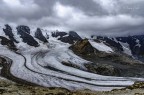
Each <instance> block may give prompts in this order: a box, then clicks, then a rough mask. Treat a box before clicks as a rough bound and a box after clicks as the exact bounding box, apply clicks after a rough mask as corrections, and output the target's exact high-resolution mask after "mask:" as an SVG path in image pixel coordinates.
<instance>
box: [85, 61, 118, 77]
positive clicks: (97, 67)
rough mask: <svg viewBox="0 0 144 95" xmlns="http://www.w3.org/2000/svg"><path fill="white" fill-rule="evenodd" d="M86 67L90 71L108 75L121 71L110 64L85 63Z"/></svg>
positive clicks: (114, 74)
mask: <svg viewBox="0 0 144 95" xmlns="http://www.w3.org/2000/svg"><path fill="white" fill-rule="evenodd" d="M85 67H86V68H87V69H88V71H89V72H92V73H96V74H100V75H106V76H118V75H120V71H119V70H118V69H115V68H114V66H112V65H108V64H85Z"/></svg>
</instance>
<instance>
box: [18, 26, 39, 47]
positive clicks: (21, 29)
mask: <svg viewBox="0 0 144 95" xmlns="http://www.w3.org/2000/svg"><path fill="white" fill-rule="evenodd" d="M17 31H18V34H19V35H20V37H21V38H22V39H23V42H25V43H27V44H28V45H30V46H34V47H38V46H39V44H38V42H37V41H36V40H35V39H34V38H33V37H32V36H31V35H30V28H29V27H27V26H22V25H21V26H18V27H17Z"/></svg>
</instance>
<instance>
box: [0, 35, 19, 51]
mask: <svg viewBox="0 0 144 95" xmlns="http://www.w3.org/2000/svg"><path fill="white" fill-rule="evenodd" d="M0 43H1V45H6V46H7V47H8V48H9V49H11V50H14V51H16V50H17V48H16V46H15V44H14V43H13V41H11V40H9V39H7V38H5V37H3V36H0Z"/></svg>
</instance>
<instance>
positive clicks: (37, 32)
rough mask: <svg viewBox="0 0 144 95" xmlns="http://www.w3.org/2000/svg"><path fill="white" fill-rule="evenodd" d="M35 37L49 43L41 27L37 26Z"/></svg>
mask: <svg viewBox="0 0 144 95" xmlns="http://www.w3.org/2000/svg"><path fill="white" fill-rule="evenodd" d="M35 37H36V38H37V39H39V40H40V41H42V42H44V43H48V41H47V39H46V38H45V37H44V35H43V34H42V31H41V29H40V28H37V30H36V32H35Z"/></svg>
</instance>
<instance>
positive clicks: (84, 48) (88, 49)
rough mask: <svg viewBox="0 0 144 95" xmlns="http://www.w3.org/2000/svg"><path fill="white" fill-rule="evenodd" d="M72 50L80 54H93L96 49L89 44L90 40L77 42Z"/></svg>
mask: <svg viewBox="0 0 144 95" xmlns="http://www.w3.org/2000/svg"><path fill="white" fill-rule="evenodd" d="M70 49H72V50H73V51H74V52H77V53H80V54H87V55H89V54H93V53H94V48H93V47H92V45H91V44H90V43H89V41H88V39H84V40H81V41H77V42H76V43H75V44H73V45H72V46H71V47H70Z"/></svg>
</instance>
